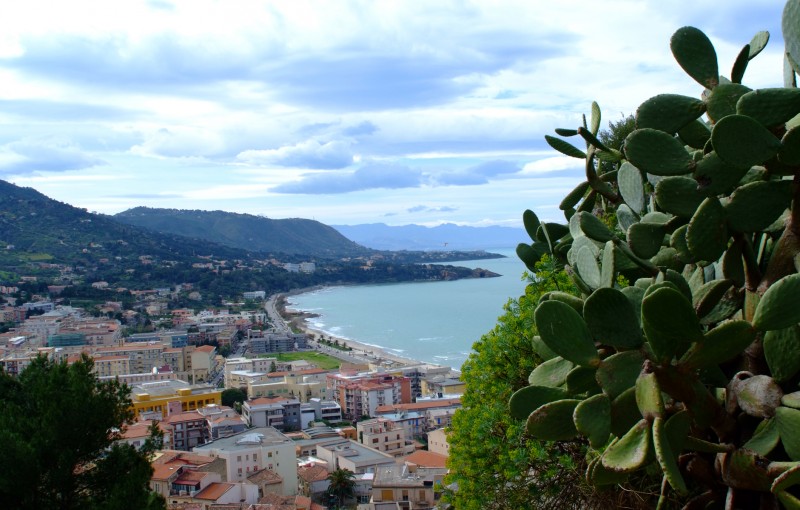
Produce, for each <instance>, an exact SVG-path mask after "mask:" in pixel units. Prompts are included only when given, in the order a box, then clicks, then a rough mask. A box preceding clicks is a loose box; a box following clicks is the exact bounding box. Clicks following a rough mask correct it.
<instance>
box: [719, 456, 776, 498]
mask: <svg viewBox="0 0 800 510" xmlns="http://www.w3.org/2000/svg"><path fill="white" fill-rule="evenodd" d="M716 465H717V466H719V470H720V474H721V475H722V481H723V482H724V483H725V484H726V485H728V486H729V487H735V488H737V489H743V490H752V491H759V492H766V491H769V488H770V486H771V485H772V477H771V476H770V475H769V473H767V466H766V462H764V459H762V458H760V457H758V456H757V455H756V454H755V453H753V452H751V451H747V450H733V451H731V452H728V453H725V454H723V455H721V456H719V457H717V462H716ZM735 506H736V507H739V505H735Z"/></svg>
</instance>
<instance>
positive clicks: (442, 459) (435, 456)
mask: <svg viewBox="0 0 800 510" xmlns="http://www.w3.org/2000/svg"><path fill="white" fill-rule="evenodd" d="M403 461H405V462H406V463H407V464H416V465H417V466H420V467H436V468H443V467H447V466H446V464H447V456H446V455H442V454H441V453H435V452H428V451H425V450H417V451H415V452H414V453H412V454H411V455H408V456H406V457H405V458H404V459H403Z"/></svg>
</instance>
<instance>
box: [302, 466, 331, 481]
mask: <svg viewBox="0 0 800 510" xmlns="http://www.w3.org/2000/svg"><path fill="white" fill-rule="evenodd" d="M328 474H329V473H328V468H326V467H324V466H319V465H313V466H306V467H301V468H298V470H297V476H299V477H300V478H302V479H303V480H304V481H306V482H308V483H312V482H321V481H322V480H326V479H327V478H328Z"/></svg>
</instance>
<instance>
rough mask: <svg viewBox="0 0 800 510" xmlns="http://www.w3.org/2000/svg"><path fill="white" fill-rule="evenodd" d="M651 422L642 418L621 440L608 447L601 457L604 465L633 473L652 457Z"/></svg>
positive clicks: (614, 469)
mask: <svg viewBox="0 0 800 510" xmlns="http://www.w3.org/2000/svg"><path fill="white" fill-rule="evenodd" d="M652 447H653V445H652V437H651V430H650V423H648V422H647V420H640V421H639V422H638V423H637V424H636V425H634V426H633V428H631V429H630V430H629V431H628V432H627V433H626V434H625V435H624V436H622V437H621V438H620V439H619V441H617V442H616V443H614V444H611V445H609V446H608V448H606V451H605V452H603V456H602V457H601V459H602V463H603V466H604V467H606V468H607V469H610V470H612V471H617V472H620V473H632V472H633V471H636V470H637V469H640V468H642V467H644V466H645V465H646V464H647V463H648V462H649V461H650V459H651V452H652Z"/></svg>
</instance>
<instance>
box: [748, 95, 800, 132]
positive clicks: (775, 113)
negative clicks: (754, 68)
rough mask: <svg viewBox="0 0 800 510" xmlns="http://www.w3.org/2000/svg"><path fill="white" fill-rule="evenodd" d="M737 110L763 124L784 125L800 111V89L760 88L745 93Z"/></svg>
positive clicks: (768, 125)
mask: <svg viewBox="0 0 800 510" xmlns="http://www.w3.org/2000/svg"><path fill="white" fill-rule="evenodd" d="M736 112H737V113H739V114H740V115H747V116H748V117H752V118H753V119H755V120H756V121H758V122H759V123H760V124H761V125H762V126H765V127H768V128H773V127H778V126H782V125H783V124H785V123H786V122H788V121H789V119H791V118H792V117H794V116H795V115H797V114H798V113H800V89H789V88H773V89H759V90H754V91H752V92H748V93H747V94H745V95H743V96H742V97H741V98H740V99H739V102H738V103H737V104H736Z"/></svg>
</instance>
